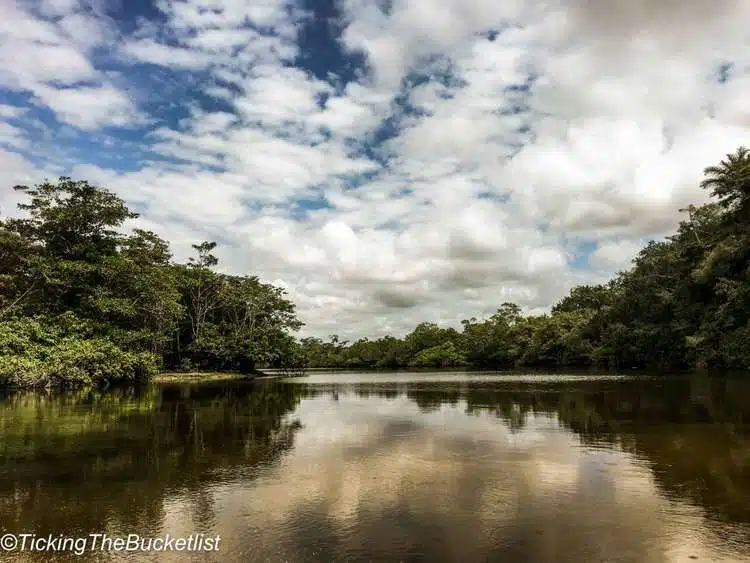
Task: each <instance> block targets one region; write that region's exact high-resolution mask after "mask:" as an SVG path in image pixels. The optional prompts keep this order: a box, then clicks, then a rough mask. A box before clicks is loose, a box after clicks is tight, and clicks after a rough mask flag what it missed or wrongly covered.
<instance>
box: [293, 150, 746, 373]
mask: <svg viewBox="0 0 750 563" xmlns="http://www.w3.org/2000/svg"><path fill="white" fill-rule="evenodd" d="M704 174H705V179H704V180H703V182H702V183H701V187H702V188H704V189H705V190H708V191H709V193H710V196H711V200H710V201H709V203H706V204H705V205H701V206H694V205H691V206H690V207H688V208H687V209H684V210H681V211H683V212H686V220H684V221H682V222H681V223H680V224H679V227H678V229H677V232H676V233H675V234H674V235H672V236H670V237H668V238H667V239H666V240H663V241H652V242H651V243H649V244H648V245H647V246H646V247H645V248H643V250H641V252H640V253H639V254H638V256H636V257H635V259H634V260H633V266H632V267H631V268H630V269H629V270H627V271H623V272H620V273H619V274H618V275H617V276H616V277H615V278H614V279H613V280H611V281H610V282H609V283H606V284H600V285H582V286H578V287H575V288H573V289H572V290H571V291H570V293H569V295H567V296H566V297H564V298H563V299H561V300H560V301H559V302H558V303H556V304H555V305H554V306H553V307H552V309H551V312H550V313H549V314H545V315H539V316H524V315H523V314H522V311H521V308H520V307H518V306H517V305H515V304H513V303H503V304H502V305H501V306H500V307H499V308H498V309H497V312H496V313H495V314H493V315H492V316H490V317H489V318H485V319H482V320H477V319H476V318H471V319H468V320H464V321H462V328H461V330H456V329H453V328H441V327H439V326H438V325H437V324H434V323H421V324H419V325H418V326H417V327H416V328H414V330H413V331H412V332H411V333H410V334H408V335H406V336H405V337H404V338H393V337H391V336H386V337H384V338H380V339H377V340H368V339H360V340H357V341H356V342H351V343H350V342H341V341H340V339H339V338H338V336H336V335H334V336H332V337H331V338H330V339H329V341H327V342H326V341H323V340H322V339H318V338H306V339H303V340H302V345H303V350H304V354H305V358H306V362H307V365H309V366H310V367H323V366H325V367H342V368H344V367H345V368H403V367H457V366H469V367H472V368H495V369H497V368H512V367H518V366H535V367H547V368H558V367H566V368H571V367H581V368H583V367H606V368H613V369H632V368H646V369H660V370H694V369H701V370H704V369H705V370H717V371H718V370H740V371H744V370H748V369H750V151H748V150H747V149H745V148H742V147H741V148H739V149H738V150H737V151H736V152H735V153H733V154H729V155H727V157H726V158H725V159H724V160H722V161H721V162H720V163H719V164H718V165H716V166H711V167H709V168H706V169H705V170H704Z"/></svg>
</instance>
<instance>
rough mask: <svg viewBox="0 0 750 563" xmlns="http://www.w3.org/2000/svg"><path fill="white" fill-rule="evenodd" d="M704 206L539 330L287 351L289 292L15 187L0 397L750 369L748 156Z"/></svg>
mask: <svg viewBox="0 0 750 563" xmlns="http://www.w3.org/2000/svg"><path fill="white" fill-rule="evenodd" d="M705 175H706V177H705V180H704V181H703V182H702V184H701V185H702V187H703V188H705V189H707V190H710V193H711V195H712V196H713V198H714V199H713V201H712V202H711V203H708V204H706V205H702V206H700V207H695V206H690V207H689V208H688V209H686V210H684V211H686V212H687V215H686V217H687V218H686V220H684V221H682V222H681V223H680V225H679V228H678V230H677V233H676V234H675V235H673V236H671V237H669V238H667V239H666V240H665V241H662V242H651V243H650V244H649V245H648V246H647V247H646V248H644V249H643V250H642V251H641V252H640V254H639V255H638V256H637V257H636V259H635V260H634V266H633V267H632V268H631V269H630V270H629V271H626V272H621V273H620V274H618V275H617V277H616V278H615V279H614V280H612V281H611V282H609V283H608V284H606V285H596V286H587V285H584V286H579V287H576V288H574V289H573V290H572V291H571V292H570V294H569V295H568V296H567V297H565V298H563V299H562V300H561V301H560V302H559V303H557V304H555V305H554V307H553V308H552V311H551V313H550V314H548V315H540V316H524V315H522V313H521V309H520V308H519V307H518V306H517V305H514V304H512V303H504V304H502V305H501V307H500V308H499V309H498V310H497V313H495V314H494V315H492V316H491V317H490V318H488V319H484V320H477V319H474V318H472V319H469V320H465V321H463V322H462V325H463V326H462V328H461V330H456V329H453V328H441V327H439V326H437V325H435V324H431V323H422V324H420V325H419V326H417V327H416V328H415V329H414V330H413V331H412V332H411V333H410V334H408V335H407V336H405V337H404V338H400V339H399V338H393V337H391V336H386V337H384V338H380V339H378V340H367V339H362V340H358V341H356V342H353V343H347V342H339V339H338V338H337V337H335V336H334V337H331V339H330V340H329V341H328V342H323V341H322V340H320V339H315V338H305V339H302V340H301V341H298V340H296V339H295V338H294V337H293V332H294V331H295V330H296V329H298V328H299V327H300V326H301V325H302V323H301V322H300V321H299V320H298V319H297V316H296V312H295V306H294V304H293V303H291V302H290V301H289V300H288V299H287V298H286V297H285V294H284V291H283V290H282V289H280V288H278V287H275V286H273V285H269V284H266V283H262V282H261V281H260V280H259V279H258V278H257V277H255V276H233V275H226V274H220V273H218V272H216V271H215V270H214V267H215V266H216V265H217V259H216V257H215V256H214V255H213V254H212V252H213V250H214V248H215V247H216V243H214V242H203V243H200V244H196V245H194V247H193V248H194V250H195V255H194V257H192V258H191V259H189V260H188V262H187V263H185V264H177V263H174V262H173V261H172V260H171V255H170V251H169V245H168V243H167V242H166V241H164V240H162V239H161V238H159V237H158V236H157V235H156V234H154V233H153V232H150V231H145V230H140V229H134V230H133V231H132V232H130V233H129V234H123V233H122V232H121V228H122V226H123V225H124V224H125V222H126V221H127V220H129V219H134V218H136V217H137V214H136V213H134V212H132V211H131V210H130V209H128V207H127V206H126V204H125V203H124V201H123V200H122V199H120V198H119V197H117V196H116V195H115V194H114V193H112V192H110V191H108V190H106V189H102V188H99V187H96V186H92V185H90V184H89V183H88V182H86V181H73V180H71V179H70V178H66V177H63V178H60V179H59V181H58V182H57V184H52V183H49V182H44V183H42V184H39V185H36V186H34V187H28V186H16V187H15V190H16V191H18V192H21V193H23V194H24V195H25V196H26V200H25V201H24V202H23V203H21V204H19V208H20V209H21V210H22V211H24V212H25V213H24V214H23V217H21V218H5V219H0V386H34V385H47V384H56V383H73V384H91V383H95V384H109V383H114V382H120V381H126V382H128V381H137V380H141V379H145V378H147V377H148V376H149V375H150V374H152V373H154V372H155V371H157V370H159V369H167V370H202V371H207V370H211V371H240V372H245V373H252V372H253V371H254V370H255V369H256V368H257V367H259V366H270V367H280V368H300V367H350V368H354V367H356V368H398V367H452V366H471V367H477V368H505V367H515V366H539V367H573V366H576V367H578V366H580V367H584V366H604V367H610V368H633V367H638V368H651V367H653V368H660V369H695V368H699V369H732V370H735V369H737V370H747V369H750V324H749V320H750V153H748V151H747V150H746V149H744V148H740V149H738V150H737V151H736V153H734V154H731V155H727V158H726V159H725V160H723V161H722V162H721V163H720V164H719V165H718V166H713V167H710V168H707V169H706V170H705Z"/></svg>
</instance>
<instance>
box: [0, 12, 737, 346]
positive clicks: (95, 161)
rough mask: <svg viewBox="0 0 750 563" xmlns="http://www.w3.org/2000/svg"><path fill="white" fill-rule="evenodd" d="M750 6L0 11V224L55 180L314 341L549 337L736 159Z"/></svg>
mask: <svg viewBox="0 0 750 563" xmlns="http://www.w3.org/2000/svg"><path fill="white" fill-rule="evenodd" d="M747 21H750V3H749V2H747V1H746V0H714V1H713V2H706V1H705V0H660V1H658V2H654V1H649V0H598V1H596V0H548V1H544V2H522V1H520V0H517V1H515V0H508V1H505V2H497V1H496V0H408V1H406V0H394V1H389V0H381V1H372V0H340V1H338V2H335V1H333V0H300V1H299V2H294V1H291V2H286V1H283V0H156V1H149V0H28V1H23V0H0V182H2V185H3V186H4V187H3V188H2V189H1V190H0V206H2V213H3V214H8V213H12V212H13V206H14V203H15V201H14V199H13V197H14V196H13V193H11V190H10V189H9V188H10V187H11V186H12V185H14V184H17V183H27V182H34V181H37V180H40V179H42V178H44V177H48V178H53V179H54V178H55V177H56V176H58V175H61V174H64V175H71V176H73V177H74V178H76V179H88V180H90V181H92V182H95V183H98V184H100V185H104V186H107V187H109V188H111V189H113V190H116V191H117V192H118V193H119V194H120V195H121V196H123V197H124V198H125V199H126V200H127V201H128V202H129V204H130V205H131V206H132V207H133V208H134V209H136V210H137V211H139V212H140V213H141V218H140V219H139V221H138V222H139V224H140V225H139V226H141V227H144V228H150V229H153V230H155V231H156V232H158V233H159V234H160V235H162V236H163V237H165V238H167V239H168V240H170V241H171V242H172V247H173V250H174V253H175V256H176V257H177V258H179V259H182V258H184V257H185V256H186V254H187V252H188V251H189V249H190V244H192V243H194V242H198V241H200V240H205V239H209V240H216V241H218V242H219V243H220V245H221V246H220V248H219V252H218V255H219V257H220V259H221V265H222V267H223V269H224V270H225V271H229V272H234V273H252V274H257V275H259V276H260V277H261V278H263V279H264V280H265V281H269V282H272V283H277V284H280V285H283V286H284V287H286V288H287V290H288V292H289V294H290V296H291V298H292V299H293V300H294V301H295V302H296V303H297V305H298V308H299V312H300V315H301V317H302V319H303V320H304V321H305V322H306V323H307V326H306V327H305V329H304V333H305V334H310V335H320V336H325V335H328V334H331V333H338V334H341V335H343V336H347V337H353V336H377V335H382V334H384V333H387V332H391V333H394V334H400V333H403V332H404V331H405V330H408V329H409V328H411V327H413V325H414V324H416V323H417V322H419V321H422V320H427V321H437V322H440V323H443V324H445V325H454V324H457V322H458V321H459V320H460V319H462V318H468V317H471V316H477V317H480V316H483V315H486V314H490V313H492V312H493V311H494V310H495V309H496V307H497V306H498V305H499V304H500V303H502V302H503V301H515V302H517V303H518V304H519V305H521V306H522V307H524V309H525V310H527V311H529V312H540V311H543V310H545V308H547V307H549V305H550V304H551V303H552V302H554V300H556V299H557V298H559V297H560V296H562V295H563V294H565V293H566V292H567V290H568V289H569V288H570V287H571V286H572V285H574V284H577V283H580V282H582V281H599V280H602V279H605V278H607V277H609V276H610V275H611V274H612V273H613V272H616V271H618V270H619V269H622V268H623V267H626V266H627V265H628V263H629V261H630V259H631V258H632V257H633V255H634V253H635V252H636V251H637V250H638V248H639V247H640V246H642V245H643V244H644V243H645V242H647V241H648V240H649V239H652V238H660V237H662V236H664V235H665V234H668V233H669V232H670V231H671V230H672V229H673V228H674V227H675V225H676V222H677V221H678V220H679V213H678V212H677V210H678V209H679V208H680V207H683V206H684V205H686V204H688V203H691V202H696V203H698V202H700V201H702V200H703V198H704V197H705V196H704V194H702V193H701V192H700V190H699V189H698V188H697V184H698V182H699V181H700V179H701V171H702V169H703V167H705V166H708V165H711V164H714V163H715V162H716V161H717V160H718V159H720V158H721V157H722V156H723V155H724V154H726V153H727V152H730V151H733V150H734V149H735V148H737V146H739V145H740V144H742V143H750V135H749V133H750V102H748V101H747V92H748V90H749V89H750V32H748V30H747V25H746V22H747Z"/></svg>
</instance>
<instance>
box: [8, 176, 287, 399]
mask: <svg viewBox="0 0 750 563" xmlns="http://www.w3.org/2000/svg"><path fill="white" fill-rule="evenodd" d="M15 189H16V190H17V191H20V192H23V193H24V194H25V195H26V196H27V197H28V200H27V201H26V202H24V203H22V204H20V205H19V208H20V209H21V210H22V211H24V212H25V213H26V215H25V217H22V218H15V219H5V220H0V385H16V386H25V385H54V384H76V385H79V384H87V385H88V384H110V383H115V382H129V381H135V380H138V379H142V378H144V377H147V376H148V375H150V374H151V373H153V372H154V371H155V370H156V368H157V366H163V367H168V368H171V369H175V368H180V367H184V366H189V367H190V368H191V369H193V368H197V369H205V370H212V371H215V370H236V371H243V372H252V370H253V369H254V368H255V366H256V365H259V364H268V365H270V364H284V363H285V362H291V363H294V362H297V363H299V359H298V358H299V357H300V352H299V350H298V349H297V347H296V346H297V345H296V343H295V345H294V346H292V345H290V343H289V340H290V338H291V337H290V336H289V334H288V332H289V331H293V330H296V329H297V328H299V327H300V326H301V323H300V322H299V321H298V320H297V318H296V316H295V309H294V305H293V304H292V303H291V302H289V301H288V300H286V299H285V297H284V292H283V290H281V289H279V288H276V287H274V286H271V285H268V284H264V283H261V282H260V281H259V280H258V279H257V278H255V277H247V276H229V275H222V274H218V273H216V272H215V271H214V270H212V268H213V267H214V266H216V264H217V263H218V260H217V258H216V257H215V256H214V255H213V254H211V252H212V251H213V250H214V249H215V247H216V243H215V242H203V243H201V244H197V245H194V249H195V250H196V252H197V257H196V258H191V259H190V260H189V262H188V264H186V265H178V264H173V263H172V262H171V254H170V251H169V244H168V243H167V242H166V241H164V240H162V239H161V238H159V237H158V236H157V235H156V234H155V233H153V232H150V231H145V230H141V229H135V230H133V231H132V233H130V234H123V233H122V232H120V229H121V228H122V225H123V224H124V222H125V221H126V220H128V219H134V218H136V217H137V214H135V213H133V212H132V211H130V210H129V209H128V208H127V206H126V205H125V203H124V202H123V201H122V200H121V199H120V198H119V197H118V196H117V195H116V194H114V193H112V192H110V191H108V190H106V189H102V188H99V187H95V186H92V185H90V184H89V183H88V182H85V181H73V180H71V179H70V178H64V177H63V178H60V180H59V182H58V183H57V184H52V183H50V182H44V183H42V184H40V185H37V186H33V187H28V186H16V187H15ZM286 356H289V358H287V357H286ZM292 358H294V360H292Z"/></svg>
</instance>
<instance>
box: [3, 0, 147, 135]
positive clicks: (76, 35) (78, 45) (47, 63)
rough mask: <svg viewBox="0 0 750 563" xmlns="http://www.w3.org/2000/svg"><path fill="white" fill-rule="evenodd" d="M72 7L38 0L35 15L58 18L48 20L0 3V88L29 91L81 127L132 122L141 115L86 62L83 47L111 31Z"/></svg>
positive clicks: (58, 1) (86, 48)
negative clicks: (83, 84)
mask: <svg viewBox="0 0 750 563" xmlns="http://www.w3.org/2000/svg"><path fill="white" fill-rule="evenodd" d="M78 7H79V3H78V2H70V1H65V0H54V1H50V0H47V1H45V2H43V3H42V4H41V5H40V6H38V9H39V11H40V12H41V13H43V14H45V15H48V16H62V17H61V18H58V19H56V21H51V20H44V19H38V18H36V17H35V16H34V15H33V14H32V13H31V12H29V11H28V10H27V9H25V8H24V6H23V5H22V4H20V3H18V2H15V1H12V0H9V1H8V2H3V3H2V4H0V87H3V88H7V89H10V90H16V91H20V92H30V93H31V94H32V95H33V96H34V98H35V101H36V102H38V103H41V104H43V105H46V106H48V107H49V108H50V109H52V111H54V112H55V113H56V115H57V117H58V119H59V120H60V121H61V122H63V123H67V124H70V125H74V126H76V127H81V128H83V129H95V128H98V127H101V126H103V125H129V124H133V123H137V122H138V121H140V120H141V119H142V118H141V117H139V115H138V112H137V111H136V109H135V107H134V105H133V103H132V101H131V99H130V98H129V96H128V95H127V94H125V93H124V92H122V91H120V90H118V89H116V88H115V86H113V85H112V84H111V83H110V81H109V79H108V78H107V76H106V75H105V74H103V73H102V72H101V71H99V70H98V69H96V68H95V67H94V66H93V65H92V64H91V61H90V60H89V55H88V51H89V50H90V49H92V48H93V47H95V46H97V45H99V44H101V43H104V42H106V41H107V37H108V35H109V34H111V33H112V30H111V28H109V24H108V22H106V21H105V20H104V19H103V18H101V17H100V18H95V17H94V16H92V15H90V14H84V13H80V12H77V11H76V10H77V9H78ZM80 83H86V85H85V86H79V85H80Z"/></svg>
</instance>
